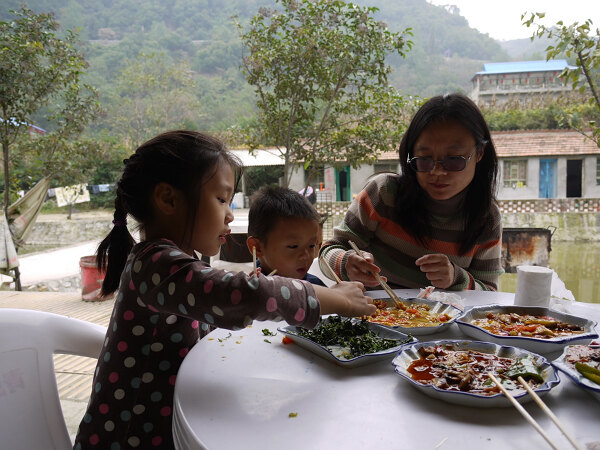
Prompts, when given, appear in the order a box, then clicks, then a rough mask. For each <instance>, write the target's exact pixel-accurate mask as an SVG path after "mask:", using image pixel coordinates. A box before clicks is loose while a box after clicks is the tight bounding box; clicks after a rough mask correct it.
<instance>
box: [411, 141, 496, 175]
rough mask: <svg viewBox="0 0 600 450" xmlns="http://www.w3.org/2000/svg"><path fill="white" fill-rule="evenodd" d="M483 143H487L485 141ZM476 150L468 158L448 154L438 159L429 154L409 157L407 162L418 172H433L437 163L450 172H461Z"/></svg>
mask: <svg viewBox="0 0 600 450" xmlns="http://www.w3.org/2000/svg"><path fill="white" fill-rule="evenodd" d="M483 145H485V142H484V144H483ZM483 145H482V147H483ZM476 151H477V148H475V150H473V151H472V152H471V154H470V155H469V156H467V157H466V158H465V157H464V156H446V157H445V158H442V159H437V160H436V159H433V158H430V157H428V156H427V157H423V156H415V157H414V158H407V159H406V162H407V163H408V165H409V166H410V167H412V168H413V170H415V171H416V172H431V171H432V170H433V169H435V165H436V164H437V163H440V164H441V165H442V167H443V168H444V170H447V171H448V172H460V171H461V170H465V167H467V163H468V162H469V161H470V160H471V158H472V157H473V155H474V154H475V152H476Z"/></svg>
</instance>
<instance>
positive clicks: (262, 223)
mask: <svg viewBox="0 0 600 450" xmlns="http://www.w3.org/2000/svg"><path fill="white" fill-rule="evenodd" d="M321 235H322V225H321V216H320V215H319V213H318V212H317V210H316V209H315V208H314V206H312V205H311V204H310V202H309V201H308V200H307V199H306V198H305V197H304V196H303V195H301V194H299V193H297V192H294V191H292V190H291V189H285V188H281V187H264V188H261V189H259V190H258V191H257V192H256V193H255V194H254V195H253V196H252V200H251V202H250V211H249V213H248V239H247V240H246V245H248V250H250V253H252V247H254V248H256V257H257V260H258V261H257V263H260V267H261V271H262V273H263V274H264V275H268V274H269V273H271V272H272V271H273V270H275V269H277V275H280V276H282V277H288V278H296V279H301V280H306V281H308V282H310V283H313V284H317V285H319V286H325V283H323V282H322V281H321V280H320V279H319V278H317V277H316V276H314V275H311V274H309V273H308V269H309V268H310V265H311V264H312V262H313V260H314V258H315V257H316V256H317V255H318V252H319V247H320V244H321V241H322V238H321Z"/></svg>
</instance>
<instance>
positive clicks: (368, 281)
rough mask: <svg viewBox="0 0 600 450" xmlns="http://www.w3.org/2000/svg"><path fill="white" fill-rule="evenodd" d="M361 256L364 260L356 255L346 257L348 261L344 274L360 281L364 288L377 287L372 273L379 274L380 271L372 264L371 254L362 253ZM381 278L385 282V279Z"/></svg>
mask: <svg viewBox="0 0 600 450" xmlns="http://www.w3.org/2000/svg"><path fill="white" fill-rule="evenodd" d="M363 255H364V258H361V257H360V256H358V255H357V254H356V253H352V254H350V255H349V256H348V260H347V261H346V274H347V275H348V278H350V279H351V280H354V281H360V282H361V283H362V284H364V285H365V286H369V287H376V286H379V282H378V281H377V279H376V278H375V277H374V276H373V273H379V272H380V271H381V269H380V268H379V267H378V266H376V265H375V264H373V261H374V259H373V255H372V254H371V253H368V252H364V251H363ZM382 278H383V279H384V280H386V279H385V277H382ZM386 281H387V280H386Z"/></svg>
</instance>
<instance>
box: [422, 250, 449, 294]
mask: <svg viewBox="0 0 600 450" xmlns="http://www.w3.org/2000/svg"><path fill="white" fill-rule="evenodd" d="M415 264H416V265H417V266H419V268H420V269H421V272H425V276H426V277H427V279H428V280H429V281H431V284H432V285H433V286H435V287H437V288H440V289H447V288H449V287H450V286H452V283H453V282H454V264H452V263H451V262H450V260H449V259H448V257H447V256H446V255H443V254H441V253H435V254H431V255H425V256H421V257H420V258H419V259H417V260H416V261H415Z"/></svg>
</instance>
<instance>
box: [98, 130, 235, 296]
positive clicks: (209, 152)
mask: <svg viewBox="0 0 600 450" xmlns="http://www.w3.org/2000/svg"><path fill="white" fill-rule="evenodd" d="M123 163H124V165H125V167H124V169H123V174H122V175H121V179H120V180H119V181H118V182H117V184H116V198H115V213H114V220H113V224H114V227H113V229H112V230H111V231H110V233H108V235H107V236H106V237H105V238H104V240H103V241H102V242H101V243H100V245H99V246H98V250H97V252H96V263H97V265H98V269H99V270H100V271H104V270H105V271H106V274H105V277H104V281H103V283H102V290H101V295H109V294H112V293H113V292H115V291H116V290H117V289H118V288H119V282H120V276H121V272H122V271H123V269H124V267H125V263H126V261H127V256H128V255H129V252H130V251H131V248H132V247H133V245H134V244H135V241H134V239H133V237H132V236H131V234H130V233H129V230H128V229H127V226H126V224H127V215H130V216H132V217H133V218H134V219H135V220H136V221H137V223H138V224H139V227H140V229H141V230H143V229H144V227H145V225H146V224H149V223H151V222H152V220H153V219H154V217H153V208H152V203H151V197H152V192H153V191H154V187H155V186H156V185H157V184H158V183H161V182H165V183H168V184H170V185H171V186H173V187H174V188H176V189H178V190H180V191H181V192H182V194H183V195H184V196H185V198H186V202H187V204H188V217H187V220H186V223H187V224H188V225H187V227H186V230H185V235H184V240H187V239H190V238H191V237H192V235H193V232H194V230H193V224H194V223H195V222H196V221H195V219H196V215H197V213H198V211H197V208H198V204H199V199H200V191H201V189H202V185H203V184H204V182H205V181H207V180H209V179H210V177H211V176H212V175H214V173H215V172H216V171H217V170H218V169H219V166H220V165H221V164H226V165H229V166H230V167H231V168H232V169H233V170H234V173H235V174H236V185H237V181H239V178H240V174H241V162H240V161H239V160H238V159H237V157H236V156H234V155H232V154H231V153H229V152H228V151H227V150H226V148H225V146H224V145H223V143H221V142H220V141H219V140H218V139H215V138H213V137H211V136H208V135H205V134H202V133H198V132H196V131H187V130H174V131H167V132H165V133H162V134H159V135H158V136H156V137H154V138H152V139H150V140H149V141H147V142H145V143H143V144H142V145H141V146H139V147H138V149H137V150H136V151H135V153H134V154H133V155H131V156H130V157H129V158H128V159H126V160H124V161H123Z"/></svg>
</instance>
